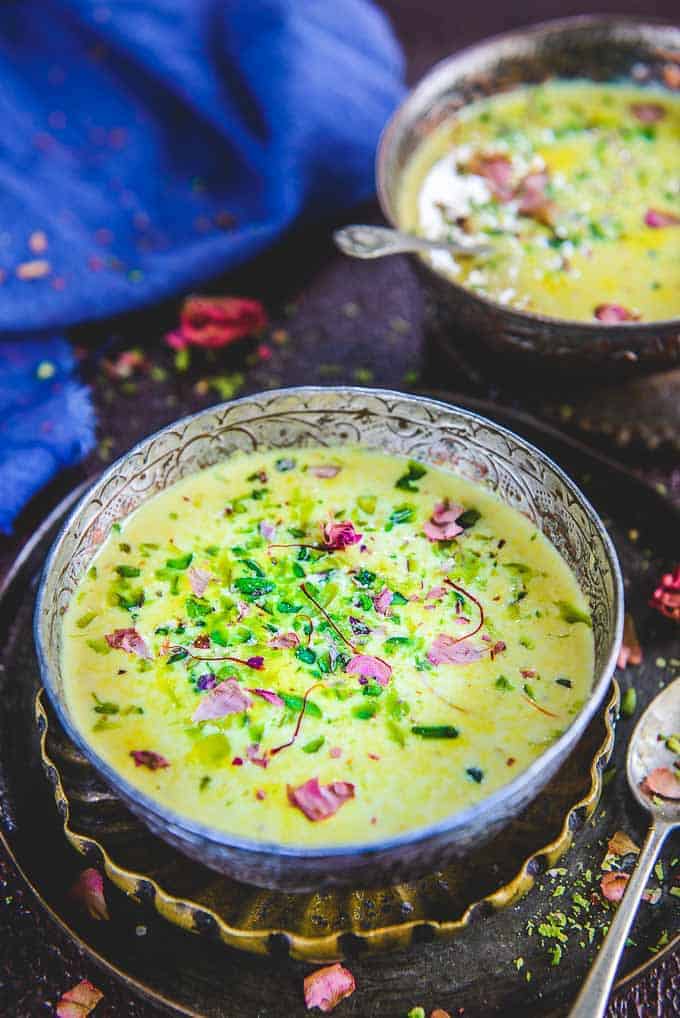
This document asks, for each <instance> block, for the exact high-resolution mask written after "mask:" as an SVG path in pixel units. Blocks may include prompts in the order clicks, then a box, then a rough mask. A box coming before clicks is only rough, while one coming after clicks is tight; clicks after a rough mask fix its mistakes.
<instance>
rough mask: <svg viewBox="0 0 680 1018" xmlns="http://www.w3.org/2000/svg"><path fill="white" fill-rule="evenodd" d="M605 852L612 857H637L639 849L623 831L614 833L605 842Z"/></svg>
mask: <svg viewBox="0 0 680 1018" xmlns="http://www.w3.org/2000/svg"><path fill="white" fill-rule="evenodd" d="M607 851H608V852H611V854H612V855H632V854H635V855H638V853H639V852H640V849H639V848H638V846H637V845H636V844H635V842H634V841H633V840H632V838H629V837H628V835H627V834H626V832H625V831H616V832H615V833H614V834H612V836H611V838H610V839H609V841H608V842H607Z"/></svg>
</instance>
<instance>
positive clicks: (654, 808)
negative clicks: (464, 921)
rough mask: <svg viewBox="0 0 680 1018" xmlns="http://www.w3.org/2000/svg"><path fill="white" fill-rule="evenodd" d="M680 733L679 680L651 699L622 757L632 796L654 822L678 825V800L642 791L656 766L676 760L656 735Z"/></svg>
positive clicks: (679, 804) (670, 765)
mask: <svg viewBox="0 0 680 1018" xmlns="http://www.w3.org/2000/svg"><path fill="white" fill-rule="evenodd" d="M678 732H680V678H678V679H676V680H675V681H674V682H671V684H670V686H667V687H666V688H665V689H664V690H663V692H661V693H659V695H658V696H657V697H655V698H654V700H652V702H651V703H650V705H649V706H648V707H647V710H646V711H645V712H644V714H643V715H642V717H641V718H640V720H639V721H638V723H637V725H636V726H635V731H634V732H633V735H632V738H631V740H630V745H629V747H628V755H627V758H626V776H627V778H628V784H629V785H630V787H631V791H632V792H633V795H634V796H635V798H636V799H637V801H638V802H639V803H640V805H641V806H642V808H643V809H646V810H648V811H649V812H650V813H651V814H652V816H653V817H654V818H655V820H656V821H657V822H661V823H666V824H680V799H664V798H662V797H661V796H658V795H650V794H649V793H648V792H645V791H644V788H643V783H644V780H645V778H646V777H647V775H648V774H651V773H652V771H655V770H657V769H658V768H659V767H668V768H671V769H672V768H673V763H674V760H675V758H676V754H674V753H673V752H672V751H671V750H670V749H669V748H668V747H667V745H666V742H665V740H664V739H663V738H659V736H660V735H664V736H665V737H666V738H668V736H671V735H673V734H674V733H678Z"/></svg>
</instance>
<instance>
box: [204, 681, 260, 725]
mask: <svg viewBox="0 0 680 1018" xmlns="http://www.w3.org/2000/svg"><path fill="white" fill-rule="evenodd" d="M252 703H253V701H252V700H251V699H250V697H249V696H248V693H247V692H246V690H244V689H241V687H240V686H239V684H238V682H237V681H236V679H233V678H232V679H227V680H226V681H225V682H220V684H219V685H218V686H215V688H214V689H211V690H210V692H209V693H208V694H207V695H206V696H204V697H203V699H202V700H201V702H200V703H199V705H198V707H197V708H196V711H195V712H194V716H193V719H192V720H193V721H210V720H213V719H214V718H224V717H227V715H229V714H241V713H242V712H243V711H245V710H248V709H249V708H250V707H251V706H252Z"/></svg>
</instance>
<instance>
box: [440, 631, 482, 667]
mask: <svg viewBox="0 0 680 1018" xmlns="http://www.w3.org/2000/svg"><path fill="white" fill-rule="evenodd" d="M481 657H482V651H481V650H477V648H476V647H471V646H470V644H468V643H465V642H463V641H462V640H460V639H458V640H455V639H454V638H453V636H447V635H446V633H440V634H439V636H437V637H436V638H435V639H434V641H433V643H432V644H431V646H430V649H429V650H428V652H427V660H428V661H429V662H430V664H433V665H444V664H446V665H469V664H472V663H473V662H474V661H479V660H480V659H481Z"/></svg>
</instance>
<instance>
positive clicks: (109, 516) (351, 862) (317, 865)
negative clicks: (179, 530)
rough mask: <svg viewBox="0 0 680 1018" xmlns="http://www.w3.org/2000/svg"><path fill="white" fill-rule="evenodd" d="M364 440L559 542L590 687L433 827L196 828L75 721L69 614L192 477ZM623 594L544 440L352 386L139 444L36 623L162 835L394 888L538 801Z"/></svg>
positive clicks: (52, 580)
mask: <svg viewBox="0 0 680 1018" xmlns="http://www.w3.org/2000/svg"><path fill="white" fill-rule="evenodd" d="M338 444H340V445H345V444H359V445H361V446H365V447H367V448H375V449H379V450H382V451H384V452H386V453H392V454H396V455H400V456H409V457H412V458H415V459H419V460H422V461H423V462H425V463H430V464H437V465H440V466H442V467H444V468H448V469H450V470H452V471H453V472H455V473H457V474H459V475H460V476H462V477H465V478H467V479H469V480H471V481H474V482H476V483H477V484H481V485H483V486H484V487H486V488H488V489H489V490H491V491H492V492H494V493H495V494H496V495H497V496H498V497H499V498H501V499H502V500H503V501H504V502H506V503H507V504H509V505H511V506H512V507H514V508H515V509H517V510H519V511H520V512H522V513H524V514H525V515H527V516H528V517H529V519H530V520H531V521H532V522H533V523H534V524H535V525H536V526H537V527H539V528H540V529H541V530H542V531H543V533H544V534H545V535H546V537H548V538H549V539H550V540H551V541H552V542H553V544H554V545H555V546H556V547H557V548H558V549H559V551H560V552H561V554H562V555H563V557H564V558H565V560H566V561H567V563H568V564H569V566H570V567H571V569H572V570H573V571H574V573H575V575H576V577H577V580H578V582H579V584H580V586H581V589H582V590H583V592H584V594H585V595H586V597H587V599H588V601H589V604H590V609H591V613H592V620H593V634H594V641H595V672H594V680H593V688H592V693H591V696H590V697H589V699H588V700H587V701H586V702H585V704H584V705H583V707H582V709H581V711H580V713H579V714H578V715H576V717H574V719H573V721H572V722H571V724H570V726H569V727H568V728H567V729H566V731H565V732H564V733H563V734H562V735H561V736H560V738H559V739H558V740H557V741H556V742H554V743H553V744H552V745H551V746H550V747H548V749H546V751H545V752H544V753H543V754H542V755H541V756H540V757H539V758H538V759H536V760H535V761H534V762H533V763H532V764H531V766H529V767H528V768H527V769H526V770H525V771H523V772H522V773H521V774H519V775H518V776H517V777H516V778H515V779H514V780H513V781H511V782H509V783H508V784H507V785H505V786H504V787H503V788H501V789H499V790H498V791H496V792H494V793H493V794H491V795H489V796H488V797H487V798H485V799H484V800H482V801H481V802H480V803H478V804H476V805H474V806H472V807H470V808H467V809H464V810H461V811H460V812H458V813H455V814H454V815H452V816H450V817H448V818H446V819H444V820H440V821H438V822H437V823H436V824H432V825H430V826H428V827H423V828H419V829H416V830H413V831H409V832H408V833H406V834H401V835H399V836H396V837H392V838H390V839H388V840H385V841H378V842H371V843H368V844H351V845H347V844H345V845H337V846H331V847H326V846H323V847H319V848H307V847H305V846H304V845H300V846H290V845H285V846H283V845H278V844H268V843H263V842H258V841H254V840H253V841H251V840H248V839H246V838H239V837H233V836H231V835H229V834H228V833H226V832H224V831H220V830H215V829H211V828H208V827H206V826H204V825H201V824H198V823H195V822H194V821H193V820H191V818H190V817H188V816H186V815H183V814H181V813H178V812H173V811H172V810H170V809H168V808H166V807H164V806H162V805H161V804H160V803H158V802H156V801H155V800H153V799H152V798H150V797H149V796H147V795H145V794H143V793H142V792H140V791H139V790H138V789H137V788H134V787H133V786H132V785H131V784H129V783H128V782H127V781H126V780H125V779H124V778H123V777H122V776H121V775H120V774H118V773H117V772H116V771H115V770H114V769H113V768H112V767H111V766H110V765H109V764H108V763H106V762H105V761H104V760H103V759H102V758H101V757H100V756H99V754H98V753H97V751H96V750H95V749H94V747H93V746H92V745H90V743H89V742H88V738H87V736H86V734H85V733H84V732H83V731H81V730H80V729H79V727H78V725H77V724H76V722H75V720H74V718H73V716H72V714H71V712H70V710H69V707H68V704H67V702H66V698H65V696H64V679H63V675H62V670H61V639H62V616H63V614H64V612H65V611H66V608H67V606H68V604H69V601H70V599H71V597H72V596H73V593H74V591H75V589H76V587H77V585H78V582H79V580H80V578H81V577H82V576H83V574H84V573H85V572H86V570H87V568H88V565H89V563H90V561H91V559H92V557H93V556H94V554H95V553H96V551H97V549H98V547H99V546H100V544H101V543H102V541H104V540H105V539H106V536H107V535H108V533H109V531H110V529H111V526H112V525H113V524H114V523H115V522H116V521H118V520H121V519H123V518H124V517H125V516H127V515H128V514H129V513H130V512H132V511H133V510H134V509H136V508H137V507H138V506H139V505H140V504H141V503H142V502H144V501H146V500H147V499H149V498H150V497H151V496H153V495H154V494H156V493H157V492H159V491H162V490H163V489H164V488H165V487H167V486H168V485H170V484H173V483H174V482H175V481H177V480H179V479H180V478H181V477H184V476H186V475H187V474H189V473H192V472H194V471H197V470H200V469H202V468H204V467H207V466H210V465H212V464H213V463H216V462H218V461H221V460H224V459H226V458H228V457H229V456H230V455H231V454H232V453H234V452H235V451H237V450H242V451H246V452H255V451H257V450H261V449H271V448H276V449H291V448H298V447H301V446H308V445H322V446H324V445H338ZM622 604H623V593H622V581H621V574H620V570H619V566H618V562H617V559H616V553H615V551H614V549H613V546H612V544H611V541H610V540H609V537H608V536H607V533H606V531H605V529H604V527H603V525H602V523H601V521H600V520H599V518H598V516H597V514H596V513H595V511H594V509H593V508H592V506H591V505H590V504H589V503H588V501H587V500H586V499H585V497H584V496H583V495H582V494H581V492H580V491H579V490H578V488H577V487H576V486H575V485H574V483H573V482H572V481H570V480H569V478H568V477H566V475H565V474H564V473H563V472H562V471H561V470H560V469H559V467H557V466H556V465H555V464H554V463H553V462H552V461H551V460H550V459H549V458H548V457H547V456H545V455H544V454H543V453H541V452H540V451H539V450H538V449H536V448H535V447H534V446H532V445H530V444H529V443H528V442H525V441H524V440H523V439H521V438H519V437H517V436H516V435H514V434H513V433H512V432H510V431H507V430H506V429H505V428H502V427H500V426H499V425H497V424H494V423H492V422H491V421H488V420H486V419H485V418H483V417H479V416H477V415H476V414H473V413H470V412H469V411H466V410H462V409H459V408H456V407H452V406H448V405H447V404H445V403H440V402H438V401H436V400H432V399H426V398H423V397H419V396H409V395H404V394H401V393H397V392H389V391H383V390H369V389H358V388H350V387H332V388H312V387H309V388H305V387H302V388H296V389H282V390H278V391H274V392H268V393H262V394H259V395H255V396H247V397H245V398H243V399H239V400H235V401H234V402H231V403H224V404H222V405H220V406H216V407H212V408H210V409H208V410H204V411H202V412H201V413H198V414H195V415H194V416H192V417H186V418H184V419H183V420H180V421H177V422H176V423H175V424H171V425H169V426H168V427H166V428H164V429H163V430H162V431H159V432H157V433H156V434H155V435H152V436H151V437H150V438H147V439H145V440H144V441H143V442H140V443H139V445H137V446H135V447H134V448H133V449H132V450H131V451H130V452H129V453H127V455H125V456H123V457H122V458H121V459H119V460H118V461H117V462H116V463H114V464H113V465H112V466H111V467H109V469H108V470H107V471H106V472H105V473H104V474H103V475H102V476H101V477H100V478H99V480H97V481H96V482H95V484H94V485H93V486H92V488H91V489H90V490H89V491H88V492H87V493H86V494H85V495H84V496H83V498H82V499H81V500H80V502H79V503H78V505H77V506H76V508H75V509H74V510H73V512H72V513H71V515H70V516H69V518H68V520H67V522H66V524H65V525H64V527H63V529H62V531H61V533H60V535H59V537H58V538H57V540H56V541H55V543H54V545H53V547H52V550H51V551H50V554H49V556H48V558H47V560H46V563H45V567H44V571H43V575H42V579H41V582H40V588H39V591H38V597H37V604H36V610H35V621H34V632H35V641H36V647H37V653H38V661H39V665H40V670H41V675H42V681H43V684H44V686H45V689H46V690H47V693H48V695H49V698H50V700H51V702H52V705H53V706H54V708H55V710H56V712H57V715H58V717H59V720H60V721H61V723H62V725H63V726H64V728H65V729H66V732H67V733H68V735H69V736H70V738H71V739H72V740H73V742H75V744H76V745H77V746H78V747H79V748H80V749H81V750H82V752H83V753H84V754H85V756H86V757H87V758H88V759H89V760H90V761H91V762H92V763H93V765H94V766H95V768H96V769H97V770H98V771H99V773H100V775H101V776H102V778H103V779H104V780H105V781H106V782H107V783H108V784H109V786H110V787H111V788H112V789H113V790H114V791H115V792H116V793H117V794H118V795H119V796H120V797H121V798H122V799H123V801H124V802H125V803H126V805H127V806H128V807H129V808H130V809H131V810H132V812H133V813H135V814H136V815H137V816H139V817H140V819H142V820H143V821H144V823H146V824H147V826H148V827H149V828H150V829H151V830H152V831H153V832H154V833H155V834H157V835H159V836H160V837H161V838H164V839H165V840H166V841H168V842H169V843H170V844H172V845H173V846H175V847H176V848H178V849H179V850H180V851H182V852H184V853H185V854H186V855H188V856H191V857H192V858H194V859H197V860H200V862H202V863H204V864H205V865H207V866H210V867H212V868H213V869H215V870H218V871H219V872H221V873H225V874H228V875H229V876H231V877H233V878H235V879H237V880H239V881H243V882H245V883H251V884H257V885H260V886H265V887H274V888H280V889H285V890H306V889H310V888H315V889H319V888H322V887H328V886H332V885H345V886H346V885H353V886H361V885H363V886H367V885H371V884H372V885H376V884H385V883H396V882H398V881H401V880H404V879H406V878H408V877H412V876H414V875H417V874H419V873H425V872H427V871H432V870H434V869H439V868H441V867H442V866H444V865H445V864H446V863H448V862H451V861H452V860H454V859H455V858H456V857H458V858H460V857H461V856H462V855H464V854H465V853H467V852H470V851H471V850H473V849H475V848H477V847H478V846H479V845H480V844H481V843H482V842H484V841H486V840H487V839H489V838H490V837H491V836H492V835H494V834H496V833H498V831H499V830H500V829H501V828H502V827H503V826H504V825H505V824H507V823H508V822H509V821H510V820H511V819H512V818H513V817H515V816H517V815H518V814H519V813H520V812H521V811H522V810H523V809H524V808H525V807H526V806H527V805H528V803H529V802H531V801H532V800H533V799H534V798H535V796H536V795H537V794H538V792H539V791H540V790H541V789H542V788H543V787H544V786H545V784H546V783H547V782H548V780H549V779H550V778H551V777H552V776H553V775H554V774H555V772H556V771H557V769H558V767H559V766H560V764H561V763H562V762H563V761H564V760H565V758H566V756H567V755H568V754H569V752H570V751H571V750H572V749H573V748H574V746H575V745H576V743H577V741H578V740H579V738H580V737H581V735H582V734H583V732H584V730H585V728H586V726H587V724H588V722H589V721H590V720H591V719H592V717H593V715H594V714H595V712H596V711H597V710H598V708H599V707H600V705H601V703H602V700H603V698H604V696H605V693H606V691H607V689H608V686H609V681H610V679H611V676H612V673H613V670H614V665H615V660H616V654H617V651H618V647H619V644H620V639H621V629H622V613H623V608H622Z"/></svg>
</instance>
